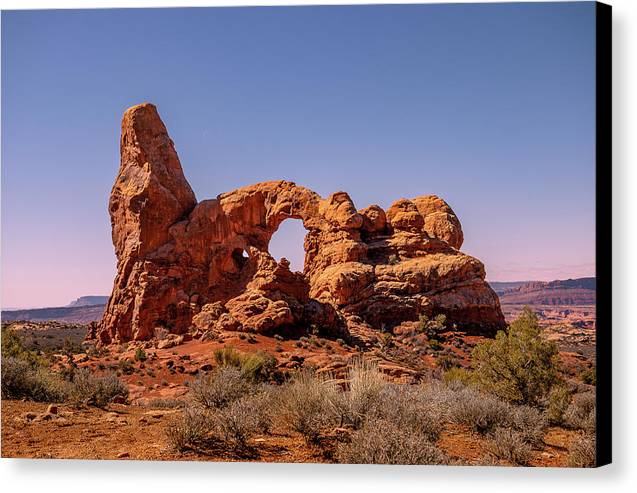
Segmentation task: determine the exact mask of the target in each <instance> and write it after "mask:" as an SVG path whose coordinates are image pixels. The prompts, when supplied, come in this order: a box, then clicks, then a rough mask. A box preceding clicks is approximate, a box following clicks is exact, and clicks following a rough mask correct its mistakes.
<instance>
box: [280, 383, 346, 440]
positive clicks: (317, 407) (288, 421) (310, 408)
mask: <svg viewBox="0 0 637 493" xmlns="http://www.w3.org/2000/svg"><path fill="white" fill-rule="evenodd" d="M339 399H340V395H339V391H338V389H337V387H336V385H335V383H334V382H333V381H332V380H331V379H330V378H329V376H325V375H316V374H313V373H310V372H308V371H303V372H300V373H299V374H297V375H296V377H295V378H294V379H293V380H292V381H290V382H288V383H286V384H284V385H283V386H282V388H281V391H280V395H279V399H278V406H277V412H278V413H279V415H280V418H281V420H282V422H283V423H284V424H285V425H286V427H287V428H289V429H291V430H294V431H296V432H297V433H300V434H301V435H302V436H303V438H305V440H306V441H307V442H308V443H314V444H316V443H319V442H320V438H321V434H322V433H323V432H324V431H325V430H326V429H328V428H330V427H334V426H335V425H336V424H338V418H339V413H338V411H337V408H338V401H339Z"/></svg>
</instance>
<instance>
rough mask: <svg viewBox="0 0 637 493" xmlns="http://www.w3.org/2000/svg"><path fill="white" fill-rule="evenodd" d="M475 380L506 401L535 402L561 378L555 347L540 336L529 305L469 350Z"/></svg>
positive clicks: (517, 402)
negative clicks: (499, 329)
mask: <svg viewBox="0 0 637 493" xmlns="http://www.w3.org/2000/svg"><path fill="white" fill-rule="evenodd" d="M472 364H473V366H474V370H475V371H474V376H475V378H476V382H477V383H478V384H479V385H480V386H481V387H482V388H483V389H484V390H487V391H489V392H491V393H493V394H495V395H497V396H499V397H501V398H503V399H505V400H507V401H509V402H513V403H516V404H529V405H537V404H538V403H539V402H540V401H541V400H543V399H544V398H545V397H546V396H547V394H548V392H549V391H550V389H551V387H552V386H553V385H555V384H556V383H559V382H560V376H559V360H558V348H557V345H556V344H555V343H554V342H551V341H547V340H545V339H544V338H543V337H542V334H541V328H540V326H539V323H538V319H537V316H536V315H535V313H533V312H532V311H531V310H530V309H529V308H525V309H524V310H523V312H522V314H521V315H520V316H519V317H518V318H517V319H516V320H515V321H514V322H513V323H511V325H510V327H509V329H508V331H507V332H503V331H499V332H498V334H497V335H496V338H495V339H494V340H489V341H485V342H483V343H481V344H478V345H477V346H476V347H475V348H474V350H473V353H472Z"/></svg>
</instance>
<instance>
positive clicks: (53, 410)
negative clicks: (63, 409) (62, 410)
mask: <svg viewBox="0 0 637 493" xmlns="http://www.w3.org/2000/svg"><path fill="white" fill-rule="evenodd" d="M46 412H47V413H48V414H57V413H58V407H57V406H56V405H55V404H49V407H47V408H46Z"/></svg>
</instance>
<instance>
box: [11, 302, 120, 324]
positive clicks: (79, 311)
mask: <svg viewBox="0 0 637 493" xmlns="http://www.w3.org/2000/svg"><path fill="white" fill-rule="evenodd" d="M107 301H108V296H81V297H80V298H78V299H76V300H75V301H72V302H71V303H69V304H68V305H67V306H59V307H50V308H28V309H20V310H2V321H3V322H13V321H15V320H28V321H30V322H49V321H51V320H55V321H57V322H66V323H76V324H87V323H89V322H95V321H97V320H100V319H101V318H102V314H103V313H104V307H105V306H106V302H107Z"/></svg>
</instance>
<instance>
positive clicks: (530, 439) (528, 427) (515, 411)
mask: <svg viewBox="0 0 637 493" xmlns="http://www.w3.org/2000/svg"><path fill="white" fill-rule="evenodd" d="M509 422H510V424H509V426H510V427H511V429H513V430H514V431H515V432H516V433H517V434H518V435H519V437H520V438H521V439H522V440H523V441H524V442H525V443H528V444H529V445H531V446H534V447H541V446H542V445H543V444H544V434H545V432H546V427H547V425H548V423H547V419H546V416H545V415H544V413H542V412H540V411H538V410H537V409H535V408H533V407H529V406H512V409H511V414H510V415H509Z"/></svg>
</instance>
